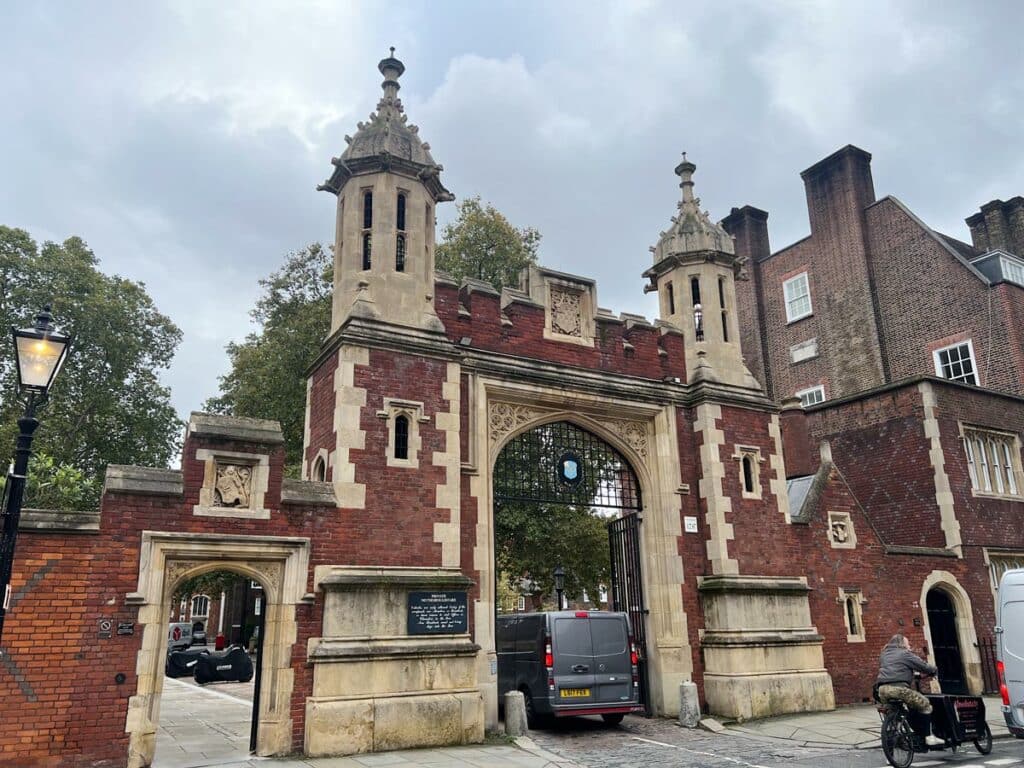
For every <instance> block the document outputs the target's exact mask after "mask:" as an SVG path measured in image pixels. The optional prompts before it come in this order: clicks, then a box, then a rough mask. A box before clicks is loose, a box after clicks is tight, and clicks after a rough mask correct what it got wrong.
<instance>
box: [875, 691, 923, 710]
mask: <svg viewBox="0 0 1024 768" xmlns="http://www.w3.org/2000/svg"><path fill="white" fill-rule="evenodd" d="M878 698H879V699H881V700H882V701H902V702H903V703H904V704H906V705H907V707H909V708H910V709H912V710H914V711H915V712H920V713H921V714H923V715H930V714H931V713H932V705H931V703H930V702H929V701H928V699H926V698H925V697H924V695H923V694H920V693H918V692H917V691H915V690H914V689H913V688H904V687H903V686H902V685H880V686H879V687H878Z"/></svg>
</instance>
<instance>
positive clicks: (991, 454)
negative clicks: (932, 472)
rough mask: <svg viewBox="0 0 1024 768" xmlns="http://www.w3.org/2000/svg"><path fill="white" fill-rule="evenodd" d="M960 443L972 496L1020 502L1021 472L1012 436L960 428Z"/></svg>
mask: <svg viewBox="0 0 1024 768" xmlns="http://www.w3.org/2000/svg"><path fill="white" fill-rule="evenodd" d="M960 439H961V440H962V441H963V444H964V455H965V457H966V459H967V473H968V475H969V476H970V478H971V493H972V494H973V495H974V496H994V497H998V498H1001V499H1012V500H1014V501H1024V470H1022V468H1021V459H1020V437H1019V436H1018V435H1017V434H1016V433H1014V432H1000V431H998V430H995V429H985V428H984V427H972V426H969V425H966V424H961V425H960Z"/></svg>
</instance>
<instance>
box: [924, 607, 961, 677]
mask: <svg viewBox="0 0 1024 768" xmlns="http://www.w3.org/2000/svg"><path fill="white" fill-rule="evenodd" d="M926 604H927V610H928V626H929V628H930V629H931V633H932V653H933V654H934V655H935V666H936V667H938V669H939V674H938V678H939V685H940V686H941V687H942V692H943V693H959V694H964V693H967V687H966V680H965V679H964V661H963V655H962V654H961V653H960V639H959V638H958V637H957V632H956V609H955V608H954V607H953V601H952V600H950V599H949V595H948V594H946V593H945V592H943V591H942V590H941V589H939V588H937V587H936V588H934V589H932V590H931V591H929V592H928V598H927V601H926Z"/></svg>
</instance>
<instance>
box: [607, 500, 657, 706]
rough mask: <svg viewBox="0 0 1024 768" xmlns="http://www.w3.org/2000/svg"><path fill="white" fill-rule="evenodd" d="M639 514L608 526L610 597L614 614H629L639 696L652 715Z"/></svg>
mask: <svg viewBox="0 0 1024 768" xmlns="http://www.w3.org/2000/svg"><path fill="white" fill-rule="evenodd" d="M640 523H641V518H640V515H639V514H637V513H635V512H632V513H630V514H627V515H623V516H622V517H620V518H618V519H617V520H612V521H611V522H610V523H608V546H609V549H610V550H611V556H612V585H611V590H609V594H610V596H611V603H612V607H613V608H614V609H615V610H616V611H625V612H626V613H628V614H629V623H630V624H631V625H632V628H633V637H634V639H635V641H636V645H637V650H638V651H639V655H640V661H639V664H638V665H637V666H638V671H639V673H640V697H641V700H642V701H643V703H644V711H645V712H646V713H647V714H648V715H650V714H651V697H650V693H649V686H648V684H647V605H646V604H645V603H644V585H643V577H642V575H641V570H640Z"/></svg>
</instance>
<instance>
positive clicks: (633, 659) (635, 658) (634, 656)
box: [629, 637, 640, 667]
mask: <svg viewBox="0 0 1024 768" xmlns="http://www.w3.org/2000/svg"><path fill="white" fill-rule="evenodd" d="M629 663H630V664H632V665H633V666H634V667H635V666H636V665H637V664H639V663H640V654H639V653H637V651H636V641H634V640H633V638H632V637H631V638H629Z"/></svg>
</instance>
